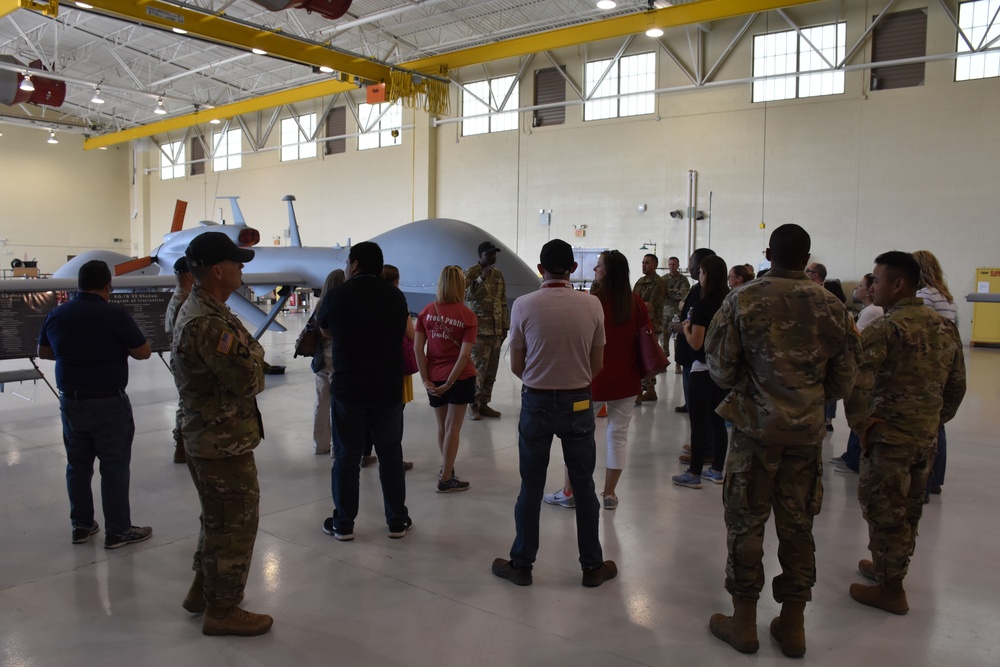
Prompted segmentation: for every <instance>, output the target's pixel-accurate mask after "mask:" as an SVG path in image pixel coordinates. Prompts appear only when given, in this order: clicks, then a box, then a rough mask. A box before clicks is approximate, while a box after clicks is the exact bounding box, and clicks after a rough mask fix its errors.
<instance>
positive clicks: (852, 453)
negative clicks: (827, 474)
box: [841, 431, 861, 472]
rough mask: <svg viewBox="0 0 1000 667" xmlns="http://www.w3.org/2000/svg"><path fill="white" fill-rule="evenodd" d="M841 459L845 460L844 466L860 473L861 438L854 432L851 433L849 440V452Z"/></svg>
mask: <svg viewBox="0 0 1000 667" xmlns="http://www.w3.org/2000/svg"><path fill="white" fill-rule="evenodd" d="M841 458H842V459H843V460H844V465H846V466H847V467H848V468H850V469H851V470H853V471H854V472H858V470H859V469H860V466H861V438H860V437H858V434H857V433H855V432H854V431H851V435H850V437H848V438H847V451H846V452H844V454H843V455H842V456H841Z"/></svg>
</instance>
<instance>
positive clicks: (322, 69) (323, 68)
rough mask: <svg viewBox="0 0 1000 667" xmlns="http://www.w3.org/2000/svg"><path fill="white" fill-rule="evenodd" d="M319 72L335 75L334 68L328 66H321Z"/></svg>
mask: <svg viewBox="0 0 1000 667" xmlns="http://www.w3.org/2000/svg"><path fill="white" fill-rule="evenodd" d="M319 71H320V72H322V73H323V74H333V68H332V67H327V66H326V65H320V66H319Z"/></svg>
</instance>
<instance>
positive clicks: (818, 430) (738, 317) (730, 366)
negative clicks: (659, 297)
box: [705, 269, 861, 445]
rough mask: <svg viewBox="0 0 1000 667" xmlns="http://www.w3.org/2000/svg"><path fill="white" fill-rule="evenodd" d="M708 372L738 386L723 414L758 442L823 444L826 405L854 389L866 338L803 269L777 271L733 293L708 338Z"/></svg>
mask: <svg viewBox="0 0 1000 667" xmlns="http://www.w3.org/2000/svg"><path fill="white" fill-rule="evenodd" d="M705 351H706V358H707V362H708V370H709V372H710V373H711V375H712V379H713V380H715V382H716V384H718V385H719V386H720V387H724V388H732V391H730V392H729V395H728V396H727V397H726V399H725V400H724V401H723V402H722V404H721V405H720V406H719V408H718V409H717V410H716V412H718V413H719V414H720V415H721V416H722V417H724V418H725V419H726V420H727V421H730V422H732V423H733V424H735V425H736V427H737V428H738V429H739V430H740V431H742V432H744V433H745V434H746V435H748V436H749V437H751V438H754V439H757V440H762V441H766V442H769V443H774V444H789V445H793V444H801V445H816V444H818V443H820V442H822V440H823V434H824V430H823V403H824V401H835V400H838V399H841V398H844V397H845V396H847V395H848V394H849V393H850V391H851V388H852V387H853V386H854V378H855V374H856V373H857V364H858V358H859V356H860V353H861V349H860V337H859V336H858V331H857V329H856V328H855V326H854V319H853V318H852V317H851V316H850V314H848V312H847V309H846V308H844V305H843V304H842V303H840V301H838V300H837V297H835V296H833V295H832V294H830V293H829V292H827V291H826V290H824V289H823V288H822V287H820V286H819V285H817V284H815V283H813V282H811V281H810V280H809V279H808V278H807V277H806V274H805V273H803V272H802V271H782V270H778V269H774V270H772V271H771V272H769V273H768V274H767V275H766V276H765V277H764V278H761V279H760V280H756V281H753V282H751V283H747V284H746V285H744V286H743V287H740V288H738V289H736V290H733V291H732V292H730V293H729V296H727V297H726V299H725V301H723V302H722V308H720V309H719V312H717V313H716V314H715V317H714V318H713V319H712V323H711V324H710V325H709V327H708V333H707V335H706V338H705Z"/></svg>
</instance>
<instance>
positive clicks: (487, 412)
mask: <svg viewBox="0 0 1000 667" xmlns="http://www.w3.org/2000/svg"><path fill="white" fill-rule="evenodd" d="M479 415H480V416H481V417H492V418H494V419H498V418H499V417H500V412H499V411H497V410H494V409H493V408H491V407H490V406H488V405H487V404H485V403H481V404H480V405H479Z"/></svg>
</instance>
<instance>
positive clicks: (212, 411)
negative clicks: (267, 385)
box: [171, 232, 272, 636]
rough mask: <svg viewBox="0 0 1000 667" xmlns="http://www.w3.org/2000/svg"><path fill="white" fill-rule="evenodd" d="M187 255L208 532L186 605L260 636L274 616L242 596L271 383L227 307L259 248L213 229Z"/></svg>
mask: <svg viewBox="0 0 1000 667" xmlns="http://www.w3.org/2000/svg"><path fill="white" fill-rule="evenodd" d="M186 254H187V260H188V264H189V266H190V267H191V271H192V273H193V274H194V277H195V281H196V283H197V284H196V286H195V287H194V289H193V290H192V292H191V296H189V297H188V299H187V301H185V302H184V305H183V306H181V309H180V313H178V315H177V323H176V325H175V327H174V337H173V344H172V346H171V351H172V353H173V359H172V361H173V371H174V382H175V383H176V385H177V389H178V391H179V392H180V398H181V408H182V412H183V417H182V423H181V433H182V435H183V438H184V446H185V449H186V450H187V464H188V469H189V470H190V471H191V478H192V479H193V480H194V485H195V488H196V489H197V490H198V499H199V500H200V502H201V534H200V536H199V537H198V549H197V551H195V555H194V566H193V569H194V571H195V578H194V583H192V585H191V589H190V590H189V591H188V594H187V597H186V598H185V599H184V602H183V606H184V608H185V609H187V610H188V611H190V612H192V613H198V612H201V611H204V612H205V618H204V621H203V623H202V632H203V633H204V634H206V635H243V636H251V635H260V634H263V633H265V632H267V631H268V630H269V629H270V628H271V623H272V620H271V617H270V616H267V615H264V614H254V613H251V612H248V611H245V610H244V609H241V608H240V607H239V606H238V604H239V602H240V601H241V600H242V599H243V589H244V587H245V586H246V580H247V573H248V572H249V570H250V560H251V558H252V556H253V546H254V541H255V540H256V538H257V520H258V511H259V504H260V490H259V487H258V485H257V466H256V464H255V462H254V455H253V450H254V448H255V447H256V446H257V445H258V444H259V443H260V441H261V438H262V437H263V425H262V423H261V418H260V411H259V410H258V409H257V399H256V398H255V397H256V395H257V394H259V393H260V392H261V391H262V390H263V389H264V350H263V348H261V346H260V343H258V342H257V341H255V340H254V339H253V337H252V336H251V335H250V333H249V332H248V331H247V330H246V328H244V326H243V325H242V324H241V323H240V321H239V320H238V319H237V318H236V316H235V315H234V314H233V313H232V312H231V311H230V310H229V308H228V307H227V306H226V300H227V299H228V298H229V296H230V295H231V294H232V293H233V292H235V291H236V290H237V289H238V288H239V287H240V284H241V282H242V276H243V273H242V270H241V269H242V268H243V262H248V261H250V260H251V259H253V256H254V252H253V250H246V249H241V248H238V247H237V246H236V245H235V244H234V243H233V242H232V241H231V240H230V239H229V237H228V236H226V235H225V234H222V233H221V232H206V233H204V234H201V235H199V236H197V237H196V238H195V239H194V240H193V241H191V244H190V245H189V246H188V248H187V253H186Z"/></svg>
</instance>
